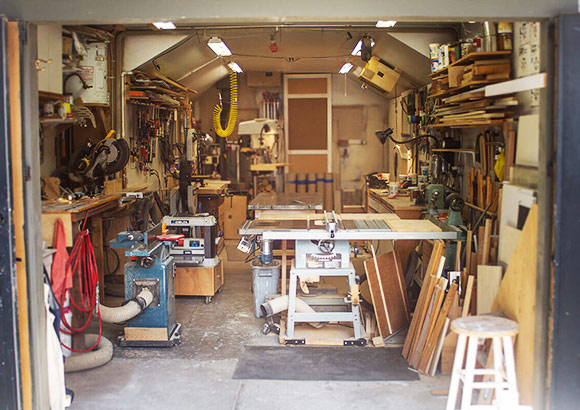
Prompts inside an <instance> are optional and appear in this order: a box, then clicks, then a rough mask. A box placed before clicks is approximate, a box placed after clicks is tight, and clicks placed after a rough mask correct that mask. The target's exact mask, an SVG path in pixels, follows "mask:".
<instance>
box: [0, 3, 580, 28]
mask: <svg viewBox="0 0 580 410" xmlns="http://www.w3.org/2000/svg"><path fill="white" fill-rule="evenodd" d="M576 11H578V0H555V1H546V0H507V1H506V0H487V1H480V0H441V1H430V2H428V1H423V0H407V1H393V0H391V1H385V0H366V1H364V2H355V1H351V0H338V1H336V0H318V1H315V2H313V1H310V0H295V1H285V0H269V1H265V0H254V1H233V0H222V1H214V2H210V1H206V0H174V1H170V2H169V1H158V0H123V1H119V0H75V1H71V0H3V1H2V4H1V5H0V13H4V14H6V15H7V16H8V17H9V18H19V19H24V20H29V21H33V22H39V21H62V22H67V23H74V22H76V23H99V22H106V21H109V22H111V21H116V22H119V21H123V22H124V23H129V22H135V23H138V22H151V21H153V20H159V19H173V20H174V21H178V22H179V21H184V22H185V21H188V22H194V21H206V22H207V21H212V22H215V23H218V22H219V23H225V22H228V21H229V22H234V21H237V22H243V21H253V22H257V21H261V22H282V21H340V20H342V21H350V22H355V21H365V20H366V21H372V20H375V19H376V18H377V17H379V16H383V17H385V18H387V17H388V18H395V19H399V20H403V19H406V20H420V19H426V18H425V17H422V18H419V17H418V16H428V18H429V19H431V20H434V19H438V18H439V19H442V18H446V17H452V18H459V19H464V20H466V19H469V20H471V19H481V18H504V19H505V18H506V17H508V16H509V17H512V18H526V17H553V16H555V15H557V14H558V13H562V12H576ZM281 16H283V17H281Z"/></svg>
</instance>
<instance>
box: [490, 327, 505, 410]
mask: <svg viewBox="0 0 580 410" xmlns="http://www.w3.org/2000/svg"><path fill="white" fill-rule="evenodd" d="M492 341H493V370H494V371H495V374H494V384H495V385H496V387H495V400H496V403H497V404H498V405H501V401H502V399H503V397H505V395H504V388H503V387H500V383H503V382H504V377H503V353H502V349H503V347H502V340H501V339H500V338H499V337H494V338H493V339H492Z"/></svg>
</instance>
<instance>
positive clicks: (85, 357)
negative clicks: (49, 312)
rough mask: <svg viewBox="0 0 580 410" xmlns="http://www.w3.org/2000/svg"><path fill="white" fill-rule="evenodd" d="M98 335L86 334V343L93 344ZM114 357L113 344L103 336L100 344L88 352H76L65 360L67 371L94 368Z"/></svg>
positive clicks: (65, 369)
mask: <svg viewBox="0 0 580 410" xmlns="http://www.w3.org/2000/svg"><path fill="white" fill-rule="evenodd" d="M98 337H99V336H98V335H94V334H88V335H85V344H86V345H88V346H91V345H93V344H94V343H95V342H96V341H97V338H98ZM112 357H113V344H112V343H111V341H110V340H109V339H107V338H106V337H104V336H101V340H99V345H98V346H97V347H96V348H95V350H92V351H90V352H88V353H81V354H74V355H72V356H70V357H67V358H66V361H65V362H64V371H65V373H72V372H80V371H81V370H88V369H93V368H95V367H99V366H102V365H104V364H107V363H108V362H109V361H110V360H111V359H112Z"/></svg>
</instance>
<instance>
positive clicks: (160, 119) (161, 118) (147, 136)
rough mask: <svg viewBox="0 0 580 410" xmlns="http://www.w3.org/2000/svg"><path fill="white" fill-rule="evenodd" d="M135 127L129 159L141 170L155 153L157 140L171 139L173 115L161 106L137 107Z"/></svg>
mask: <svg viewBox="0 0 580 410" xmlns="http://www.w3.org/2000/svg"><path fill="white" fill-rule="evenodd" d="M136 114H137V115H136V127H135V133H134V136H133V137H131V139H130V142H131V159H132V160H133V161H135V162H137V166H138V168H139V169H140V170H141V171H147V168H148V164H151V163H152V162H153V159H154V158H155V156H156V153H157V140H158V139H164V140H165V141H171V140H172V136H173V132H174V129H175V115H174V112H173V111H172V110H168V109H166V108H163V107H151V106H142V107H138V108H137V113H136Z"/></svg>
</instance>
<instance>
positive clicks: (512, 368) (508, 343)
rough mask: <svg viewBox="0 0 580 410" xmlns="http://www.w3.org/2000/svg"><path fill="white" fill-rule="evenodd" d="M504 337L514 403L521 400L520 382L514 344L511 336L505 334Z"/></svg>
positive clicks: (509, 387)
mask: <svg viewBox="0 0 580 410" xmlns="http://www.w3.org/2000/svg"><path fill="white" fill-rule="evenodd" d="M502 339H503V351H504V354H505V367H506V376H507V383H508V391H509V393H510V397H511V399H512V400H513V403H514V404H518V403H519V401H520V397H519V392H518V383H517V379H516V364H515V360H514V346H513V343H512V338H511V336H504V337H502Z"/></svg>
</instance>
